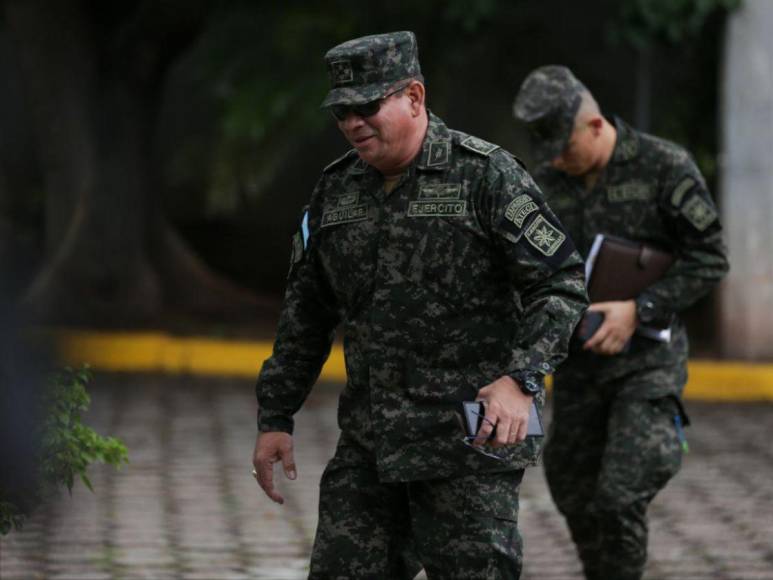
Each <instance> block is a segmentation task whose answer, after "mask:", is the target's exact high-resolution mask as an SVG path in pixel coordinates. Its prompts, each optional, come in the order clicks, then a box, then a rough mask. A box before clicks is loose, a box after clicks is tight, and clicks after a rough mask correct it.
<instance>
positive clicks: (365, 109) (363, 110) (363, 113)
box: [330, 85, 408, 121]
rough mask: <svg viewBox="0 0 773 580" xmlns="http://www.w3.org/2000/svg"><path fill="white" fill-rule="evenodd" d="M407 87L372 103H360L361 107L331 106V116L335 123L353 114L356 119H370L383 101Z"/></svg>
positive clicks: (404, 86) (403, 87)
mask: <svg viewBox="0 0 773 580" xmlns="http://www.w3.org/2000/svg"><path fill="white" fill-rule="evenodd" d="M407 86H408V85H403V86H402V87H400V88H399V89H395V90H394V91H392V92H391V93H387V94H386V95H384V96H383V97H379V98H378V99H376V100H374V101H368V102H367V103H362V104H361V105H331V106H330V112H331V113H333V116H334V117H335V118H336V120H337V121H343V120H344V119H346V117H348V116H349V113H354V114H355V115H357V116H358V117H363V118H365V117H372V116H373V115H375V114H376V113H378V112H379V110H380V109H381V103H382V102H383V101H385V100H386V99H387V98H388V97H391V96H392V95H394V94H396V93H399V92H400V91H402V90H403V89H405V88H406V87H407Z"/></svg>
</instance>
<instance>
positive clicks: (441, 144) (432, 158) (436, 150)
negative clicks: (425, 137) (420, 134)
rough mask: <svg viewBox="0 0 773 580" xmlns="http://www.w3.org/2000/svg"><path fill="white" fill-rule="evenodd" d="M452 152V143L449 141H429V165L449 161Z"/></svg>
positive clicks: (432, 165) (442, 163)
mask: <svg viewBox="0 0 773 580" xmlns="http://www.w3.org/2000/svg"><path fill="white" fill-rule="evenodd" d="M450 153H451V143H449V142H448V141H431V142H430V143H429V151H428V152H427V167H434V166H435V165H444V164H446V163H448V156H449V154H450Z"/></svg>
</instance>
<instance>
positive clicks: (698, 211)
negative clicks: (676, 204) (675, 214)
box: [682, 195, 717, 232]
mask: <svg viewBox="0 0 773 580" xmlns="http://www.w3.org/2000/svg"><path fill="white" fill-rule="evenodd" d="M682 215H684V217H685V218H687V221H689V222H690V223H691V224H692V225H693V226H695V229H696V230H698V231H699V232H702V231H704V230H705V229H706V228H707V227H709V226H710V225H711V224H712V223H714V220H716V219H717V212H716V210H715V209H714V208H713V207H711V205H710V204H709V203H708V202H707V201H706V200H705V199H703V198H702V197H701V196H699V195H693V196H692V197H691V198H690V199H688V200H687V202H686V203H685V204H684V206H682Z"/></svg>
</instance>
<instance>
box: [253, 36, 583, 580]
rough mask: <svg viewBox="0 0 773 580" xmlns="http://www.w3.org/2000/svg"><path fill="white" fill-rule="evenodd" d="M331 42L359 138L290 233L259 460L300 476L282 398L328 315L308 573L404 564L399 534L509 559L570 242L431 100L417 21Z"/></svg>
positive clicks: (339, 90) (470, 570)
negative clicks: (329, 404)
mask: <svg viewBox="0 0 773 580" xmlns="http://www.w3.org/2000/svg"><path fill="white" fill-rule="evenodd" d="M325 61H326V63H327V67H328V71H329V75H330V78H331V83H332V86H333V88H332V90H331V91H330V93H329V94H328V95H327V98H326V99H325V100H324V102H323V104H322V106H323V107H325V108H328V109H330V111H331V112H332V113H333V115H334V116H335V118H336V119H337V122H338V127H339V128H340V130H341V131H342V133H343V134H344V136H345V137H346V138H347V140H348V141H349V142H350V143H351V144H352V145H353V146H354V149H352V150H351V151H349V152H348V153H346V154H345V155H343V156H342V157H341V158H339V159H337V160H335V161H333V162H332V163H331V164H330V165H328V166H327V167H326V168H325V169H324V171H323V173H322V177H321V178H320V180H319V182H318V183H317V186H316V187H315V189H314V191H313V193H312V196H311V200H310V202H309V206H308V207H307V209H306V211H305V212H304V213H303V217H302V220H301V225H300V228H299V231H298V233H297V234H296V235H295V237H294V240H293V253H292V260H291V262H292V263H291V267H290V273H289V278H288V283H287V290H286V294H285V301H284V305H283V309H282V314H281V318H280V322H279V328H278V332H277V337H276V342H275V344H274V351H273V355H272V356H271V358H270V359H268V360H267V361H266V362H265V363H264V365H263V368H262V370H261V373H260V376H259V378H258V384H257V397H258V402H259V415H258V430H259V434H258V439H257V441H256V445H255V454H254V457H253V463H254V465H255V469H256V472H257V475H256V477H257V479H258V482H259V483H260V485H261V487H263V489H264V491H265V492H266V493H267V495H268V496H269V497H271V498H272V499H273V500H275V501H278V502H280V503H281V501H282V497H281V495H280V494H278V493H277V491H276V490H275V489H274V484H273V476H272V464H273V463H276V462H282V464H283V466H284V469H285V473H286V474H287V475H288V477H290V479H294V478H295V477H296V472H295V466H294V463H293V459H292V438H291V434H292V431H293V418H292V417H293V415H294V414H295V412H296V411H298V409H299V408H300V407H301V405H302V404H303V401H304V399H305V398H306V396H307V395H308V393H309V390H310V389H311V387H312V385H313V383H314V382H315V380H316V378H317V376H318V374H319V372H320V369H321V367H322V364H323V362H324V361H325V359H326V357H327V355H328V352H329V350H330V347H331V343H332V340H333V334H334V331H335V329H336V327H337V326H339V325H341V326H342V331H343V340H344V352H345V357H346V370H347V383H346V388H345V390H344V391H343V393H342V395H341V398H340V402H339V409H338V423H339V426H340V428H341V436H340V439H339V442H338V446H337V449H336V452H335V456H334V457H333V459H332V460H331V461H330V463H329V464H328V466H327V468H326V470H325V473H324V475H323V476H322V481H321V484H320V502H319V526H318V529H317V534H316V539H315V542H314V549H313V554H312V560H311V572H310V578H313V579H334V578H335V579H344V578H345V579H365V578H367V579H401V578H413V576H414V575H415V572H416V571H418V570H414V569H412V568H411V566H410V565H406V564H405V561H404V559H403V557H402V554H403V553H404V552H405V551H406V547H407V545H408V544H410V543H411V542H413V549H414V550H415V553H416V556H417V558H418V561H420V562H421V564H422V565H423V566H424V568H425V570H426V571H427V574H428V576H429V578H437V579H442V580H449V579H454V578H458V579H460V580H461V579H464V580H474V579H476V578H481V579H483V578H486V579H495V578H507V579H511V578H518V577H519V575H520V569H521V544H520V536H519V534H518V530H517V513H518V489H519V485H520V481H521V477H522V475H523V470H524V468H525V467H526V466H528V465H531V464H533V463H534V462H535V460H536V458H537V456H538V454H539V452H540V440H539V439H538V438H532V437H529V438H526V426H527V419H528V415H529V407H530V406H531V402H532V400H533V399H536V400H537V402H538V403H539V405H540V408H541V405H542V403H543V400H544V393H543V388H542V384H543V377H544V375H545V374H546V373H550V372H552V371H553V369H554V368H555V366H556V365H557V364H558V363H559V362H560V361H561V360H562V359H563V358H564V357H565V355H566V349H567V348H568V341H569V337H570V335H571V333H572V330H573V328H574V326H575V324H576V322H577V320H578V317H579V316H580V314H581V312H582V311H583V310H584V308H585V307H586V306H587V297H586V294H585V289H584V281H583V275H582V260H581V259H580V257H579V255H578V254H577V253H576V252H575V251H574V248H573V246H572V244H571V241H570V240H569V239H568V237H567V235H566V234H565V232H564V231H563V229H562V227H561V225H560V223H559V222H558V220H557V219H556V218H555V216H554V215H553V213H552V212H551V211H550V210H549V208H548V207H547V206H546V205H545V203H544V201H543V199H542V195H541V193H540V192H539V190H538V189H537V187H536V186H535V185H534V183H533V181H532V179H531V178H530V177H529V175H528V174H527V173H526V171H525V170H524V169H523V168H522V166H521V165H520V164H519V163H518V161H517V160H516V159H515V158H514V157H512V156H511V155H510V154H509V153H507V152H506V151H504V150H502V149H501V148H499V147H498V146H496V145H493V144H491V143H487V142H485V141H483V140H481V139H477V138H475V137H471V136H469V135H466V134H464V133H461V132H458V131H453V130H450V129H449V128H448V127H446V126H445V124H443V122H442V121H441V120H440V119H439V118H437V117H436V116H435V115H433V114H432V113H430V112H429V111H428V110H427V109H426V108H425V104H424V97H425V92H424V85H423V83H422V76H421V72H420V69H419V62H418V57H417V47H416V39H415V37H414V35H413V34H412V33H410V32H398V33H392V34H383V35H376V36H368V37H364V38H359V39H355V40H352V41H349V42H346V43H344V44H341V45H339V46H336V47H335V48H333V49H331V50H330V51H329V52H328V53H327V55H326V56H325ZM476 398H478V399H480V400H483V401H484V402H485V404H486V418H487V420H488V422H487V423H486V424H485V426H484V427H483V428H482V429H481V432H480V435H481V437H480V439H479V440H476V441H475V445H474V446H470V445H466V444H465V441H464V440H463V432H462V429H461V426H460V423H459V421H458V420H457V416H456V413H455V411H456V409H457V408H458V407H459V406H460V403H461V402H462V401H464V400H470V401H471V400H474V399H476ZM492 425H496V427H497V429H496V435H495V438H494V439H493V441H492V442H491V444H486V445H485V446H484V445H482V444H483V443H484V442H485V438H486V436H487V435H488V434H489V433H490V432H491V431H492Z"/></svg>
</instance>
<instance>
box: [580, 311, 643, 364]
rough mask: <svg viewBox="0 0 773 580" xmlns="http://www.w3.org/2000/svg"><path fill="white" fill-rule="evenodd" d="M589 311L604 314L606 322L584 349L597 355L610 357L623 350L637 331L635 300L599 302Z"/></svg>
mask: <svg viewBox="0 0 773 580" xmlns="http://www.w3.org/2000/svg"><path fill="white" fill-rule="evenodd" d="M588 310H590V311H592V312H602V313H603V314H604V322H603V323H602V324H601V326H599V329H598V330H597V331H596V333H595V334H594V335H593V336H591V337H590V338H589V339H588V340H587V342H586V343H585V344H584V345H583V346H582V347H583V348H584V349H585V350H591V351H593V352H595V353H596V354H605V355H608V356H611V355H614V354H617V353H619V352H620V351H621V350H623V347H624V346H625V343H627V342H628V339H630V338H631V336H632V335H633V333H634V331H635V330H636V325H637V319H636V302H634V301H633V300H624V301H617V302H597V303H595V304H591V305H590V307H589V308H588Z"/></svg>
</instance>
